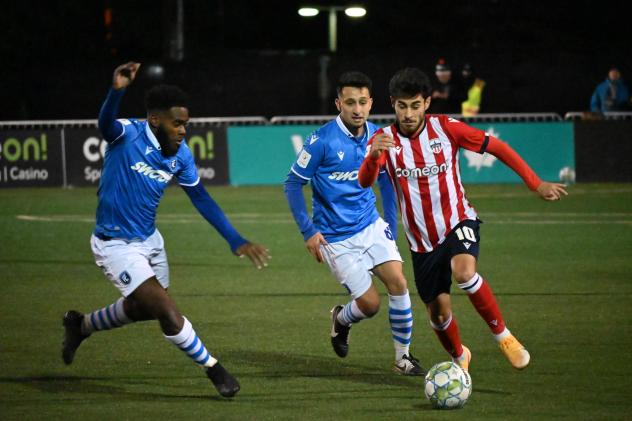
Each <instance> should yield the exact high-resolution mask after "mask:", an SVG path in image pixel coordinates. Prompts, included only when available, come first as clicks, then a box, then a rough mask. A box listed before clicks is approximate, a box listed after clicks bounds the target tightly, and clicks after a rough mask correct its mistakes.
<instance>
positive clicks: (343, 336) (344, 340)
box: [331, 305, 351, 358]
mask: <svg viewBox="0 0 632 421" xmlns="http://www.w3.org/2000/svg"><path fill="white" fill-rule="evenodd" d="M340 311H342V306H340V305H338V306H335V307H334V308H332V309H331V346H332V347H333V348H334V352H335V353H336V355H338V356H339V357H340V358H344V357H346V356H347V354H348V353H349V331H350V330H351V326H345V325H343V324H342V323H340V322H339V321H338V313H340Z"/></svg>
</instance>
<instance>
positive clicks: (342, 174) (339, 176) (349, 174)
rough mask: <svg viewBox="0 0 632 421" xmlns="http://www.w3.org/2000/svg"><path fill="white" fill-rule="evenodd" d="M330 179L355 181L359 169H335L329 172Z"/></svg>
mask: <svg viewBox="0 0 632 421" xmlns="http://www.w3.org/2000/svg"><path fill="white" fill-rule="evenodd" d="M327 178H329V179H330V180H334V181H354V180H357V179H358V170H355V171H334V172H332V173H331V174H329V177H327Z"/></svg>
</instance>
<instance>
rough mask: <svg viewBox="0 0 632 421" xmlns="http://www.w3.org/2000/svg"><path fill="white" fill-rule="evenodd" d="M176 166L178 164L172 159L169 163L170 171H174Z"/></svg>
mask: <svg viewBox="0 0 632 421" xmlns="http://www.w3.org/2000/svg"><path fill="white" fill-rule="evenodd" d="M177 164H178V162H177V161H176V160H175V159H174V160H172V161H171V169H172V170H175V169H176V165H177Z"/></svg>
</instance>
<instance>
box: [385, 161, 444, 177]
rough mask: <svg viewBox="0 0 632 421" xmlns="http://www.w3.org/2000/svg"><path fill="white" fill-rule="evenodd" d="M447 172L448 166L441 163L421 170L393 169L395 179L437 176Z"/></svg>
mask: <svg viewBox="0 0 632 421" xmlns="http://www.w3.org/2000/svg"><path fill="white" fill-rule="evenodd" d="M447 170H448V165H447V164H445V163H443V164H441V165H428V166H426V167H422V168H395V175H396V176H397V177H406V178H421V177H430V176H431V175H437V174H439V173H443V172H446V171H447Z"/></svg>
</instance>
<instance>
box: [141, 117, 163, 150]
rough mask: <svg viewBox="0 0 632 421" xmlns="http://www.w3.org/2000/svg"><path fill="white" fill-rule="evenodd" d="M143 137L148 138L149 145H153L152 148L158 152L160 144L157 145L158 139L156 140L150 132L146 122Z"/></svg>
mask: <svg viewBox="0 0 632 421" xmlns="http://www.w3.org/2000/svg"><path fill="white" fill-rule="evenodd" d="M145 135H146V136H147V137H148V138H149V141H150V142H151V144H152V145H154V148H156V149H157V150H160V143H158V139H156V135H155V134H154V132H152V131H151V128H150V127H149V122H148V121H145Z"/></svg>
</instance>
